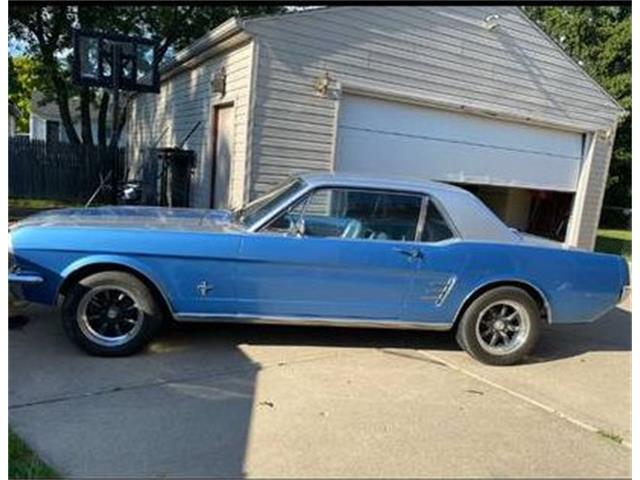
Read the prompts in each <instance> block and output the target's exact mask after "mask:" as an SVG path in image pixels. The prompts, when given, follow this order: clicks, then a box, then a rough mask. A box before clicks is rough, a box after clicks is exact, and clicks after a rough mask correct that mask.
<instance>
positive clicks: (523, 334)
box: [476, 300, 531, 355]
mask: <svg viewBox="0 0 640 480" xmlns="http://www.w3.org/2000/svg"><path fill="white" fill-rule="evenodd" d="M530 329H531V319H530V318H529V313H528V312H527V310H526V309H525V307H524V306H523V305H521V304H520V303H518V302H515V301H511V300H500V301H497V302H494V303H492V304H491V305H489V306H488V307H486V308H485V309H484V310H482V311H481V312H480V315H479V316H478V321H477V322H476V338H477V340H478V343H479V344H480V346H481V347H482V348H483V349H484V350H485V351H486V352H488V353H490V354H492V355H508V354H510V353H512V352H514V351H516V350H518V348H520V347H521V346H522V345H523V344H524V343H525V342H526V340H527V337H528V336H529V331H530Z"/></svg>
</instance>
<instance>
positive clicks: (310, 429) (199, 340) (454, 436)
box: [9, 306, 631, 478]
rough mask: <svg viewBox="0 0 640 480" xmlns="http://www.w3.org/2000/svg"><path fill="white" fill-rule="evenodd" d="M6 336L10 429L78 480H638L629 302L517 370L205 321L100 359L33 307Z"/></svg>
mask: <svg viewBox="0 0 640 480" xmlns="http://www.w3.org/2000/svg"><path fill="white" fill-rule="evenodd" d="M9 335H10V337H9V338H10V364H9V368H10V376H9V402H10V411H9V418H10V424H11V426H12V427H13V428H14V429H15V431H16V432H17V433H18V434H19V435H21V436H22V437H23V438H24V439H25V440H27V442H29V443H30V444H31V446H32V447H33V448H34V449H35V450H36V451H37V452H38V453H39V454H40V455H41V456H42V457H43V458H44V459H45V460H46V461H47V462H49V463H50V464H51V465H52V466H54V467H55V468H57V469H58V470H59V471H60V472H61V473H63V474H64V475H66V476H68V477H109V476H116V477H117V476H120V477H129V478H130V477H141V476H144V477H171V476H179V475H180V476H188V477H194V476H207V477H210V476H223V477H242V476H249V477H251V476H253V477H283V476H287V477H328V476H337V477H351V476H358V477H460V476H471V477H485V476H487V477H488V476H492V477H495V476H498V477H516V476H525V477H532V476H536V477H537V476H544V477H560V476H570V477H591V478H593V477H621V476H630V474H631V450H630V443H631V421H630V418H631V389H630V384H631V313H630V308H629V307H628V306H626V307H620V308H618V309H616V310H614V311H612V312H611V313H609V314H608V315H607V316H606V317H604V318H603V319H601V320H600V321H598V322H596V323H594V324H592V325H586V326H585V325H582V326H566V327H560V326H555V327H551V328H549V329H547V331H546V332H545V334H544V335H543V338H542V341H541V345H540V348H539V349H538V351H537V352H536V354H535V356H534V357H533V358H531V359H530V362H529V363H527V364H526V365H521V366H517V367H507V368H497V367H487V366H483V365H481V364H478V363H477V362H474V361H473V360H471V359H470V358H469V357H468V356H467V355H466V354H464V353H463V352H461V351H460V350H459V349H458V348H457V346H456V345H455V342H454V341H453V339H452V337H451V335H450V334H442V333H428V334H427V333H420V332H401V331H388V330H352V329H327V328H322V329H320V328H309V327H299V328H294V327H268V326H240V325H204V326H202V325H201V326H198V325H190V326H182V327H180V328H178V329H174V330H171V331H169V332H167V333H166V334H164V335H163V336H162V337H161V338H159V339H158V340H157V341H156V342H154V343H153V344H152V345H151V346H150V348H149V349H148V350H147V351H146V352H145V353H143V354H140V355H137V356H135V357H131V358H122V359H102V358H93V357H89V356H86V355H85V354H83V353H82V352H80V351H79V350H77V349H76V348H75V347H74V346H72V345H71V344H70V343H69V342H68V341H67V340H66V338H65V337H64V335H63V333H62V330H61V328H60V326H59V321H58V315H57V313H56V312H55V311H53V310H45V309H36V308H33V307H32V309H31V314H30V321H29V322H28V323H27V324H26V325H24V326H23V327H22V328H18V329H13V330H11V331H10V334H9Z"/></svg>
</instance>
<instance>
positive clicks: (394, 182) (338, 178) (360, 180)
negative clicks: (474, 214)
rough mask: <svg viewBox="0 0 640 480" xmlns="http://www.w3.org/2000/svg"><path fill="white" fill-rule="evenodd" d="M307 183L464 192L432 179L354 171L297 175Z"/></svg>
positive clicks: (418, 190) (426, 191)
mask: <svg viewBox="0 0 640 480" xmlns="http://www.w3.org/2000/svg"><path fill="white" fill-rule="evenodd" d="M299 177H300V178H302V179H303V180H304V181H305V182H307V183H308V184H309V185H312V186H316V185H326V184H327V183H334V184H336V185H349V186H367V187H369V188H392V189H394V190H395V189H398V190H413V191H417V192H425V193H429V192H433V191H434V190H445V191H458V192H466V190H464V189H462V188H460V187H455V186H453V185H449V184H446V183H442V182H437V181H434V180H415V179H412V178H409V177H398V176H377V175H371V174H368V175H363V174H356V173H303V174H301V175H299Z"/></svg>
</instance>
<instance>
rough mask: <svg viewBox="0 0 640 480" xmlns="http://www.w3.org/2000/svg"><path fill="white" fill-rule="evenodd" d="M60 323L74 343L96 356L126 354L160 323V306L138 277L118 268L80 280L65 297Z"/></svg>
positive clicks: (144, 341)
mask: <svg viewBox="0 0 640 480" xmlns="http://www.w3.org/2000/svg"><path fill="white" fill-rule="evenodd" d="M62 323H63V326H64V329H65V332H66V333H67V336H69V338H71V340H73V341H74V342H75V343H76V344H78V345H79V346H80V347H82V348H83V349H84V350H86V351H87V352H89V353H91V354H95V355H110V356H115V355H129V354H131V353H134V352H135V351H137V350H139V349H140V348H142V347H143V346H144V345H145V344H146V343H147V342H148V340H149V339H150V338H151V337H152V336H153V334H155V333H156V332H157V331H158V329H159V328H160V326H161V325H162V323H163V318H162V309H161V308H160V306H159V305H158V302H157V300H156V298H155V297H154V295H153V294H152V292H151V291H150V290H149V288H147V286H146V285H145V284H144V283H143V282H142V281H141V280H140V279H138V278H137V277H135V276H133V275H131V274H129V273H125V272H118V271H106V272H100V273H96V274H93V275H90V276H87V277H85V278H83V279H81V280H80V281H79V282H78V283H77V284H76V285H74V286H73V287H72V288H71V289H70V291H69V292H68V294H67V295H66V297H65V301H64V303H63V308H62Z"/></svg>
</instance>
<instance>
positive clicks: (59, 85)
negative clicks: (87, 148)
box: [53, 75, 80, 145]
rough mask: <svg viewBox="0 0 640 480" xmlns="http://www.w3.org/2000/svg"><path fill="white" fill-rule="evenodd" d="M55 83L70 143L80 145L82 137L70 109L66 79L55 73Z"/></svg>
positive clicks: (63, 124) (61, 116) (61, 117)
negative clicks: (75, 125)
mask: <svg viewBox="0 0 640 480" xmlns="http://www.w3.org/2000/svg"><path fill="white" fill-rule="evenodd" d="M53 85H54V87H55V91H56V103H57V104H58V109H59V110H60V120H62V126H63V127H64V131H65V133H66V134H67V139H69V143H72V144H74V145H79V144H80V138H79V137H78V133H77V132H76V128H75V127H74V125H73V119H72V117H71V112H70V111H69V93H68V92H67V87H66V85H65V84H64V80H62V79H61V78H59V77H57V76H55V75H54V78H53Z"/></svg>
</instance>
